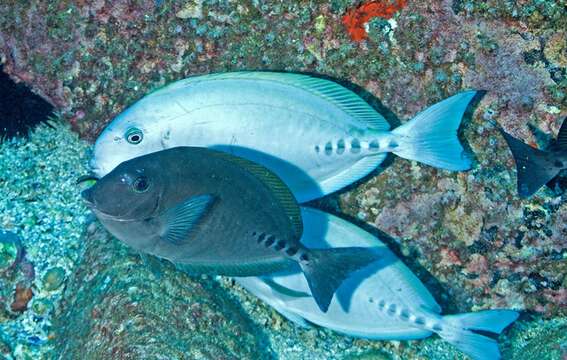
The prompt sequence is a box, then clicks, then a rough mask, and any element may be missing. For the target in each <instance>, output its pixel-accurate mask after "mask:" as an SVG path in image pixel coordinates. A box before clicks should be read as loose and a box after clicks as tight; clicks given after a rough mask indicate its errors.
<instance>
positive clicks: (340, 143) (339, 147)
mask: <svg viewBox="0 0 567 360" xmlns="http://www.w3.org/2000/svg"><path fill="white" fill-rule="evenodd" d="M344 152H345V141H344V140H343V139H339V141H338V142H337V154H338V155H342V154H343V153H344Z"/></svg>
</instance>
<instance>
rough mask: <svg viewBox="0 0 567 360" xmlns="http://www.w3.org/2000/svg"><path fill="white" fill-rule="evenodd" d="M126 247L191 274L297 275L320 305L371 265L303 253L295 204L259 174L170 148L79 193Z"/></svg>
mask: <svg viewBox="0 0 567 360" xmlns="http://www.w3.org/2000/svg"><path fill="white" fill-rule="evenodd" d="M82 196H83V198H84V199H85V200H86V201H87V203H88V204H89V205H90V207H91V208H92V210H93V211H94V213H95V214H96V215H97V217H98V218H99V219H100V221H101V222H102V224H103V225H104V226H105V227H106V228H107V229H108V230H109V231H110V232H111V233H112V234H113V235H114V236H116V237H117V238H118V239H120V240H122V241H123V242H125V243H127V244H129V245H130V246H132V247H133V248H135V249H137V250H139V251H141V252H143V253H148V254H151V255H155V256H158V257H160V258H164V259H167V260H170V261H171V262H173V263H175V264H178V265H180V266H182V267H183V268H184V269H185V270H189V271H191V272H194V273H208V274H218V275H229V276H250V275H263V274H267V273H272V272H274V271H280V270H285V269H289V268H290V267H293V266H297V265H299V267H300V268H301V270H302V271H303V273H304V274H305V277H306V279H307V282H308V283H309V288H310V289H311V293H312V294H313V296H314V298H315V299H316V302H317V304H318V306H319V308H320V309H321V310H322V311H326V310H327V308H328V306H329V303H330V301H331V299H332V297H333V294H334V292H335V290H336V288H337V287H338V286H339V285H340V283H341V282H342V281H343V280H344V279H345V278H346V277H348V275H349V274H350V273H351V272H353V271H355V270H358V269H360V268H362V267H364V266H366V265H368V264H369V263H370V262H372V261H374V260H375V259H376V258H377V256H378V255H377V254H376V253H375V252H373V251H372V250H369V249H366V248H359V247H348V248H336V249H325V250H319V249H309V248H306V247H305V246H303V245H301V243H300V242H299V239H300V238H301V234H302V233H303V225H302V221H301V215H300V210H299V206H298V205H297V202H296V200H295V199H294V197H293V194H292V193H291V192H290V191H289V189H288V188H287V187H286V186H285V184H284V183H283V182H282V181H281V180H280V179H279V178H278V177H277V176H275V175H274V174H273V173H272V172H271V171H269V170H268V169H266V168H265V167H263V166H261V165H258V164H255V163H253V162H251V161H248V160H245V159H242V158H238V157H235V156H232V155H229V154H226V153H224V152H220V151H216V150H212V149H206V148H195V147H176V148H172V149H168V150H163V151H159V152H155V153H152V154H148V155H144V156H141V157H137V158H134V159H132V160H128V161H126V162H124V163H122V164H120V165H119V166H118V167H116V168H115V169H114V170H113V171H112V172H110V173H109V174H107V175H106V176H104V177H103V178H102V179H100V180H98V181H97V182H96V183H95V184H94V185H93V186H92V187H90V188H88V189H86V190H84V191H83V192H82Z"/></svg>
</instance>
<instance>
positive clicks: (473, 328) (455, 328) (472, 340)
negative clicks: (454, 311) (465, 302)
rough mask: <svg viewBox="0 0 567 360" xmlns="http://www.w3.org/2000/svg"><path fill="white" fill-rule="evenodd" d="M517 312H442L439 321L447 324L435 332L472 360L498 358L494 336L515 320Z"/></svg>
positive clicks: (498, 353) (498, 351)
mask: <svg viewBox="0 0 567 360" xmlns="http://www.w3.org/2000/svg"><path fill="white" fill-rule="evenodd" d="M518 315H519V314H518V312H516V311H513V310H485V311H478V312H474V313H466V314H458V315H446V316H443V321H444V322H445V323H447V324H448V325H449V326H448V328H447V329H446V330H441V331H439V332H438V335H439V336H441V338H443V339H444V340H445V341H447V342H449V343H451V344H453V345H454V346H455V347H457V348H458V349H459V350H461V351H462V352H464V353H465V354H467V355H468V356H470V357H471V358H472V359H474V360H494V359H500V350H499V349H498V343H497V341H496V340H495V338H496V336H497V335H499V334H500V333H501V332H502V330H504V329H505V328H506V327H507V326H508V325H510V324H511V323H513V322H514V321H516V319H517V318H518Z"/></svg>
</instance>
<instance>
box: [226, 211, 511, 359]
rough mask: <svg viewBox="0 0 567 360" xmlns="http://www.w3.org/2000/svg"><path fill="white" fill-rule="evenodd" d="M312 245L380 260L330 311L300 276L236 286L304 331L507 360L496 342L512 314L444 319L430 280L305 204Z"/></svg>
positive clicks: (346, 285)
mask: <svg viewBox="0 0 567 360" xmlns="http://www.w3.org/2000/svg"><path fill="white" fill-rule="evenodd" d="M301 212H302V218H303V223H304V226H305V231H304V233H303V237H302V239H301V241H302V243H303V244H304V245H305V246H308V247H317V248H325V247H338V246H352V245H357V246H364V247H372V248H373V249H376V251H377V252H378V253H379V254H380V256H379V258H378V259H377V260H376V261H375V262H373V263H372V264H371V265H369V266H367V267H365V268H364V269H363V270H361V271H358V272H356V273H355V274H353V276H351V277H349V278H348V279H347V280H345V281H344V282H343V283H342V284H341V285H340V287H339V288H338V289H337V292H336V296H335V297H334V298H333V300H332V302H331V304H330V306H329V309H328V311H327V312H326V313H323V312H322V311H321V310H320V309H319V307H318V306H317V304H316V302H315V301H314V300H313V298H312V297H311V296H309V287H308V284H307V283H306V281H305V278H304V277H303V276H302V275H301V272H300V271H295V272H286V273H278V274H274V275H272V276H263V277H244V278H237V279H236V281H237V282H238V283H240V284H241V285H242V286H244V287H245V288H246V289H247V290H249V291H250V292H252V293H253V294H254V295H256V296H257V297H259V298H260V299H261V300H263V301H265V302H266V303H268V304H269V305H270V306H272V307H273V308H274V309H275V310H277V311H278V312H279V313H280V314H282V315H283V316H284V317H286V318H288V319H289V320H291V321H293V322H294V323H296V324H299V325H301V326H309V325H310V324H315V325H319V326H323V327H326V328H329V329H332V330H334V331H337V332H340V333H343V334H347V335H350V336H354V337H360V338H366V339H376V340H414V339H423V338H426V337H429V336H431V335H433V334H437V335H439V336H440V337H441V338H442V339H443V340H445V341H447V342H449V343H451V344H453V345H454V346H456V347H457V348H458V349H459V350H461V351H463V352H464V353H466V354H467V355H469V356H470V357H471V358H472V359H474V360H495V359H500V351H499V349H498V343H497V341H496V337H497V335H498V334H500V333H501V332H502V331H503V330H504V329H505V328H506V327H507V326H508V325H510V324H511V323H512V322H514V321H515V320H516V319H517V318H518V312H516V311H513V310H506V309H496V310H482V311H477V312H472V313H464V314H455V315H442V311H441V307H440V306H439V304H437V302H436V301H435V299H434V298H433V296H432V295H431V293H430V292H429V291H428V290H427V288H426V287H425V286H424V285H423V283H422V282H421V281H420V280H419V279H418V278H417V277H416V276H415V275H414V274H413V273H412V272H411V271H410V269H408V268H407V266H405V265H404V263H403V262H402V261H401V260H400V259H399V258H398V257H397V256H396V255H395V254H394V253H393V252H392V251H391V250H389V249H388V248H387V247H386V245H384V244H383V243H382V242H381V241H380V240H378V239H377V238H376V237H375V236H373V235H371V234H369V233H368V232H366V231H364V230H362V229H361V228H359V227H357V226H355V225H353V224H351V223H349V222H347V221H345V220H342V219H340V218H338V217H336V216H333V215H330V214H327V213H324V212H322V211H320V210H316V209H312V208H308V207H302V208H301Z"/></svg>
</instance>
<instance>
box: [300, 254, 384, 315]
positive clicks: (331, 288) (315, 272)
mask: <svg viewBox="0 0 567 360" xmlns="http://www.w3.org/2000/svg"><path fill="white" fill-rule="evenodd" d="M307 256H309V258H308V259H307V260H305V261H301V260H300V261H299V265H300V266H301V269H302V270H303V273H304V274H305V278H306V279H307V283H308V284H309V288H310V289H311V295H313V298H314V299H315V302H316V303H317V305H318V306H319V308H320V309H321V311H323V312H327V310H328V309H329V305H330V304H331V300H332V299H333V295H334V293H335V291H336V290H337V289H338V287H339V286H340V285H341V284H342V282H343V281H344V280H345V279H346V278H347V277H349V275H350V274H351V273H352V272H354V271H356V270H359V269H362V268H363V267H365V266H366V265H369V264H370V263H372V262H373V261H375V260H378V258H379V256H378V253H377V252H375V251H373V249H372V248H363V247H346V248H333V249H309V253H308V255H307Z"/></svg>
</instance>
